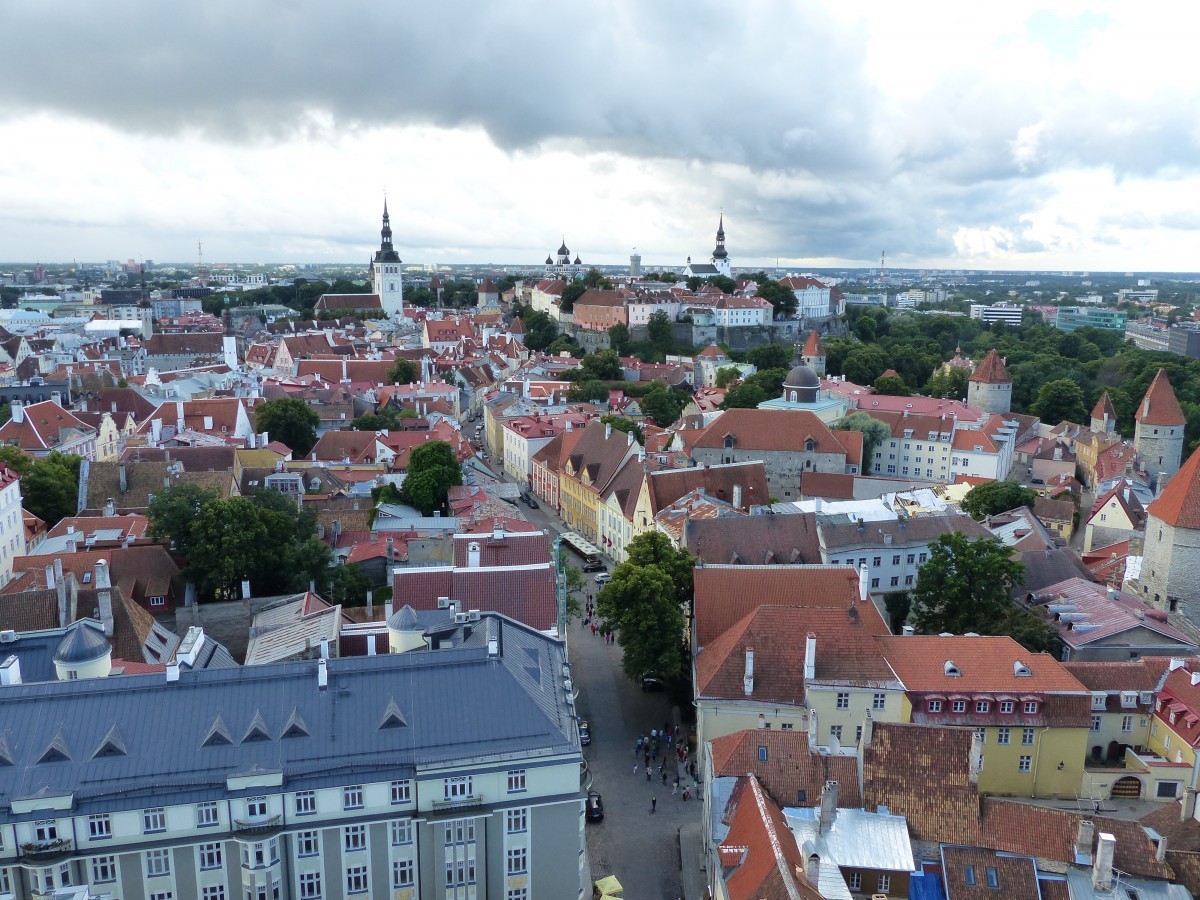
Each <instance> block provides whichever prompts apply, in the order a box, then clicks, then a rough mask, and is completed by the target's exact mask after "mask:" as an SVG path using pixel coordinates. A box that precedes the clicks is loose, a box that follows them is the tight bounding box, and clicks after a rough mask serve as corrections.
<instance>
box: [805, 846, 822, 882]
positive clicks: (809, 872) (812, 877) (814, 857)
mask: <svg viewBox="0 0 1200 900" xmlns="http://www.w3.org/2000/svg"><path fill="white" fill-rule="evenodd" d="M804 877H805V879H806V880H807V881H808V883H809V884H811V885H814V886H815V885H816V884H817V881H818V879H820V877H821V857H820V856H819V855H818V854H816V853H810V854H808V856H807V857H806V858H805V860H804Z"/></svg>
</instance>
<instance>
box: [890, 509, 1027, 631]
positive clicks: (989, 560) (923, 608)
mask: <svg viewBox="0 0 1200 900" xmlns="http://www.w3.org/2000/svg"><path fill="white" fill-rule="evenodd" d="M1024 575H1025V567H1024V566H1023V565H1022V564H1021V563H1019V562H1017V561H1016V560H1014V559H1013V558H1012V550H1010V549H1009V548H1008V547H1006V546H1004V544H1003V543H1001V542H1000V541H999V540H998V539H996V538H986V539H980V540H974V541H973V540H971V539H970V538H968V537H967V536H966V535H965V534H963V533H962V532H960V531H955V532H951V533H949V534H943V535H942V536H941V537H939V538H938V539H937V540H936V541H934V542H933V543H932V544H930V546H929V559H928V560H927V561H926V562H924V563H923V564H922V565H921V566H920V567H919V568H918V569H917V586H916V589H915V590H914V591H913V592H912V614H911V615H910V620H911V621H912V623H913V625H914V626H915V627H916V629H917V631H920V632H921V633H922V634H940V633H942V632H950V633H952V634H964V633H966V632H968V631H974V632H977V633H979V634H997V633H1000V632H998V631H997V630H996V624H997V623H999V622H1002V621H1003V620H1004V619H1005V616H1006V615H1007V614H1008V612H1009V608H1010V606H1011V601H1010V600H1009V592H1010V591H1011V590H1012V589H1013V587H1015V586H1016V585H1018V584H1020V583H1021V579H1022V578H1023V577H1024Z"/></svg>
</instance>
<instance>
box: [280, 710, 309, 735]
mask: <svg viewBox="0 0 1200 900" xmlns="http://www.w3.org/2000/svg"><path fill="white" fill-rule="evenodd" d="M310 736H311V733H310V732H309V730H308V725H306V724H305V722H304V719H303V718H302V717H301V715H300V711H299V710H298V709H294V708H293V709H292V714H291V715H290V716H288V720H287V722H286V723H285V724H284V726H283V733H282V734H281V735H280V737H281V738H296V737H310Z"/></svg>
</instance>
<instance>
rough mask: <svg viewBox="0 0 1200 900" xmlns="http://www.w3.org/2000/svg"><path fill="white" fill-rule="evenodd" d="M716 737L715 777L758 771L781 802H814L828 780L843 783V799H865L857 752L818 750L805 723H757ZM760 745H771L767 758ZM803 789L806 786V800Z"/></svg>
mask: <svg viewBox="0 0 1200 900" xmlns="http://www.w3.org/2000/svg"><path fill="white" fill-rule="evenodd" d="M711 743H712V776H713V777H714V778H720V777H723V776H728V777H732V778H737V777H740V776H742V775H746V774H747V773H749V774H751V775H754V776H755V777H756V778H757V779H758V780H759V782H760V783H761V785H762V788H763V791H764V792H766V794H767V796H768V797H770V798H771V800H772V801H773V802H774V803H777V804H778V805H779V806H797V805H801V806H803V805H805V804H811V803H812V802H813V801H814V800H816V798H817V797H819V796H820V795H821V788H822V787H824V786H825V782H826V781H836V782H837V783H838V803H839V805H841V806H845V807H855V806H858V805H859V804H860V803H861V800H860V797H859V789H858V765H857V763H856V761H855V759H854V757H852V756H829V755H826V754H820V753H817V752H816V751H815V750H813V749H810V748H809V746H808V732H807V731H805V730H804V729H797V730H794V731H783V730H775V729H770V728H751V729H747V730H745V731H735V732H734V733H733V734H727V735H724V736H723V737H719V738H714V739H713V741H712V742H711ZM760 747H765V748H766V751H767V759H766V762H763V761H762V754H761V752H760V751H759V748H760ZM799 791H804V793H805V799H804V800H801V799H800V797H799V795H798V792H799Z"/></svg>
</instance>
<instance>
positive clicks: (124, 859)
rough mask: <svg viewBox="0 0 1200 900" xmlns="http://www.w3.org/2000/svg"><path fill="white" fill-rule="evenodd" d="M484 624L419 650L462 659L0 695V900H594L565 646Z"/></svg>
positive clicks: (511, 627) (156, 678)
mask: <svg viewBox="0 0 1200 900" xmlns="http://www.w3.org/2000/svg"><path fill="white" fill-rule="evenodd" d="M409 612H411V610H410V611H409ZM397 615H399V614H397ZM473 624H474V630H473V631H471V630H468V629H465V628H462V627H461V626H459V627H457V628H456V629H452V630H451V632H448V633H446V634H445V635H443V636H442V637H440V638H439V637H434V636H430V635H427V636H426V637H427V638H428V639H429V640H430V642H431V643H432V644H433V646H437V645H438V643H441V644H442V646H445V645H446V644H447V643H454V649H453V650H436V649H433V650H424V649H422V650H413V651H410V652H407V653H392V654H387V655H382V656H373V657H356V658H349V659H333V660H325V659H320V660H308V661H305V662H299V663H281V664H275V665H266V666H259V667H254V668H253V669H236V668H235V669H218V670H204V671H185V672H182V673H180V672H179V670H178V669H177V668H176V669H174V670H172V669H171V668H168V671H167V675H166V676H165V677H164V676H163V675H162V674H157V675H139V676H125V677H121V678H107V679H96V680H91V681H88V682H86V683H85V682H75V683H49V684H25V685H23V684H6V685H5V686H4V687H3V688H0V708H2V709H3V714H4V718H5V721H6V722H8V723H10V725H11V726H12V728H13V729H14V730H13V731H12V732H8V733H7V735H6V737H5V738H4V740H3V743H2V745H0V753H3V755H4V758H5V762H6V763H7V764H6V765H4V766H3V767H0V791H2V793H3V796H4V798H5V800H4V803H3V806H2V807H0V834H2V835H3V842H2V844H0V890H8V891H11V892H12V893H13V894H14V895H15V896H17V897H31V896H32V897H36V896H47V895H48V894H49V893H50V892H51V891H52V889H53V888H58V887H61V886H63V885H88V886H89V887H91V888H93V889H95V890H98V891H103V892H106V893H110V894H111V895H112V896H113V897H114V898H117V900H135V898H139V900H140V898H155V900H184V898H189V900H190V898H201V900H244V898H250V900H287V898H304V900H316V898H322V900H326V898H347V897H363V898H368V897H371V898H375V897H384V896H387V897H392V898H404V900H416V898H434V897H436V898H438V900H442V898H455V900H459V898H461V900H468V898H479V900H483V898H485V897H504V898H520V900H529V898H533V897H582V896H583V886H584V885H585V884H586V882H587V880H588V875H589V873H588V872H586V871H585V870H584V860H585V855H584V852H583V840H582V834H583V804H582V802H581V799H580V796H579V764H580V760H581V757H580V752H579V744H578V732H577V726H576V724H575V717H574V707H573V706H572V703H571V693H572V692H571V684H570V679H569V677H568V678H566V679H565V683H564V677H563V672H565V671H568V670H567V669H565V668H564V663H565V658H564V655H563V649H562V645H561V644H560V643H559V642H558V641H555V640H552V639H549V638H546V637H544V636H542V635H539V634H537V633H536V632H533V631H532V630H530V629H527V628H524V627H523V626H520V625H518V624H516V623H514V622H512V621H511V620H507V619H503V618H501V617H496V616H486V617H483V618H482V619H481V620H479V621H476V622H475V623H473ZM417 644H418V645H421V646H423V644H422V639H421V638H420V637H419V636H418V640H417ZM440 654H444V655H440ZM529 666H532V667H533V668H534V669H536V670H537V672H538V674H537V675H536V676H534V677H532V678H531V677H530V675H529V674H528V672H527V671H526V668H527V667H529ZM467 707H470V708H471V710H472V712H471V713H470V714H469V715H463V711H464V710H465V709H466V708H467ZM500 709H503V710H504V712H503V713H502V714H501V713H500V712H499V710H500ZM501 715H502V716H503V722H502V721H501V719H499V718H497V716H501ZM514 715H515V716H517V717H519V718H521V719H522V720H523V724H522V725H521V726H520V727H519V728H518V729H516V731H514V730H513V729H512V728H511V725H512V721H511V717H512V716H514ZM489 719H492V720H493V722H492V723H491V724H489V722H488V721H487V720H489ZM468 722H469V725H468V724H467V723H468ZM493 726H495V727H494V728H493ZM518 731H519V732H522V733H523V736H521V737H502V736H501V735H502V734H504V735H514V734H516V732H518ZM455 732H458V733H457V734H455ZM17 734H19V735H20V737H19V738H16V737H15V735H17ZM98 785H103V786H104V787H103V788H102V789H97V786H98Z"/></svg>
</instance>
